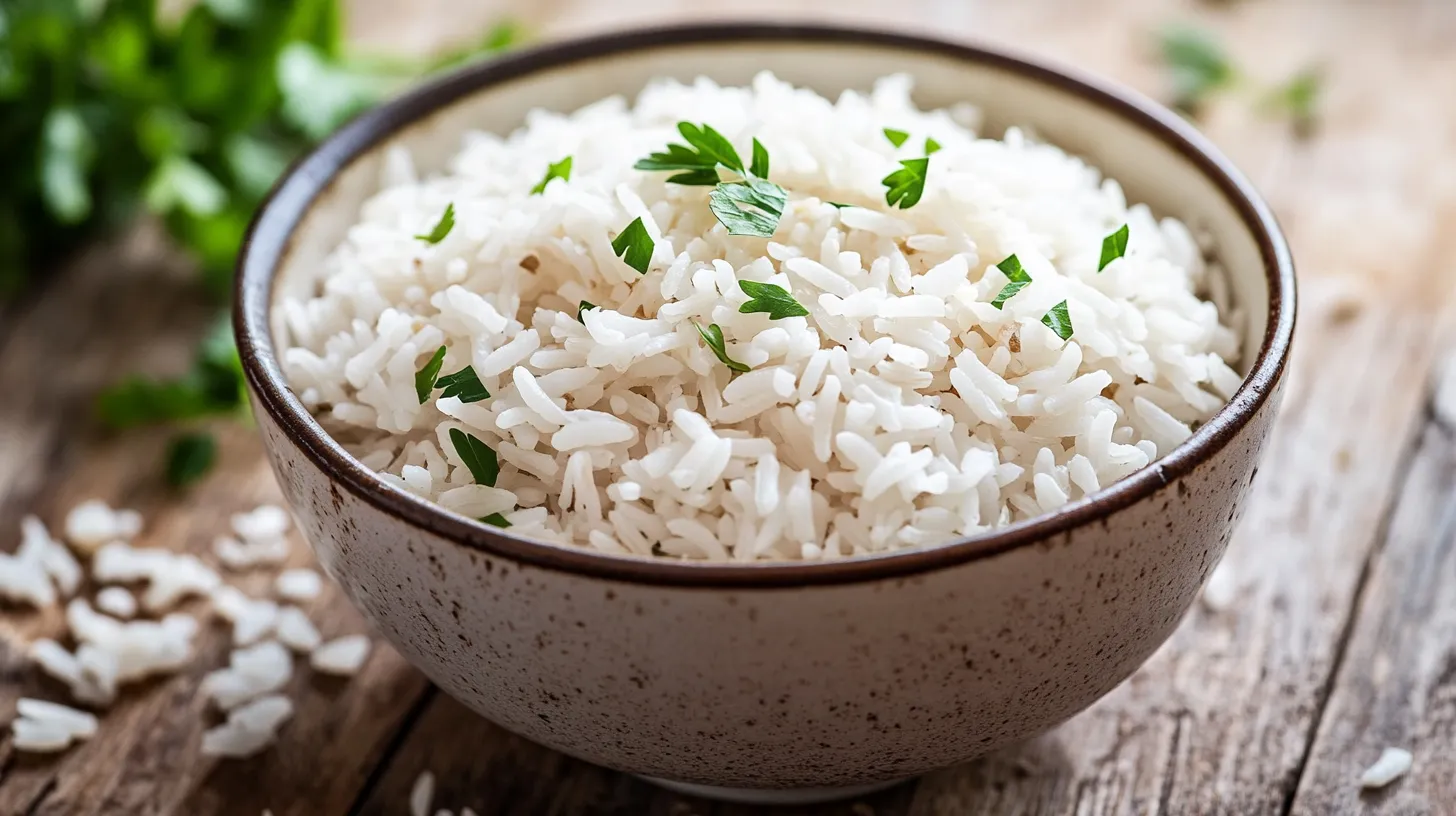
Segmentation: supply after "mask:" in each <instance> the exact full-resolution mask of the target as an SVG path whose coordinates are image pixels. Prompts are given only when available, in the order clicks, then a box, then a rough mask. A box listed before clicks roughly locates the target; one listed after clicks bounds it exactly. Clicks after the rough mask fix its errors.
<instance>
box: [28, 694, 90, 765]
mask: <svg viewBox="0 0 1456 816" xmlns="http://www.w3.org/2000/svg"><path fill="white" fill-rule="evenodd" d="M15 713H16V715H17V717H16V719H15V721H14V722H13V723H11V726H10V729H11V734H12V736H13V745H14V746H15V748H16V750H20V751H30V752H32V753H49V752H53V751H63V750H65V749H66V748H68V747H70V745H71V743H73V742H76V741H78V740H87V739H90V738H91V737H93V736H95V735H96V729H97V728H98V726H99V723H97V721H96V717H95V715H93V714H89V713H87V712H85V711H79V710H77V709H74V708H71V707H70V706H64V705H61V704H59V703H50V702H46V701H45V700H35V699H31V698H29V697H22V698H20V699H19V700H18V701H17V702H16V704H15Z"/></svg>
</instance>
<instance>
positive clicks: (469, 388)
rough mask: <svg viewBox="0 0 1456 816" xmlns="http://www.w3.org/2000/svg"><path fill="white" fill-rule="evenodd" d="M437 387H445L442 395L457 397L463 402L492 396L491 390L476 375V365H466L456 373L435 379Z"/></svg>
mask: <svg viewBox="0 0 1456 816" xmlns="http://www.w3.org/2000/svg"><path fill="white" fill-rule="evenodd" d="M435 387H436V388H443V389H445V390H444V392H443V393H441V394H440V396H442V397H457V398H459V400H460V401H461V402H480V401H481V400H483V399H485V398H486V397H489V396H490V392H489V391H487V390H486V389H485V386H484V385H483V384H481V382H480V377H479V376H478V375H476V373H475V367H474V366H466V367H464V368H462V369H460V370H459V371H457V372H455V373H454V374H447V375H445V376H443V377H441V378H440V379H438V380H435Z"/></svg>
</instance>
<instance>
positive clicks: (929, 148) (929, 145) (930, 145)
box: [925, 136, 940, 156]
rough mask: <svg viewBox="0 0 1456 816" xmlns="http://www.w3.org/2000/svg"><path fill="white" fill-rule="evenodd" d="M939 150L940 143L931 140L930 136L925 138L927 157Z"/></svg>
mask: <svg viewBox="0 0 1456 816" xmlns="http://www.w3.org/2000/svg"><path fill="white" fill-rule="evenodd" d="M939 149H940V142H937V141H936V140H934V139H932V138H930V137H929V136H926V137H925V155H927V156H929V155H930V154H931V153H934V152H935V151H937V150H939Z"/></svg>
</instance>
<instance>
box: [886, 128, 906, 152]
mask: <svg viewBox="0 0 1456 816" xmlns="http://www.w3.org/2000/svg"><path fill="white" fill-rule="evenodd" d="M881 132H882V133H884V134H885V138H886V139H889V140H890V144H892V145H894V146H895V147H899V146H900V145H902V144H905V140H906V139H908V138H910V134H909V133H906V132H905V131H903V130H896V129H894V128H885V129H884V130H883V131H881Z"/></svg>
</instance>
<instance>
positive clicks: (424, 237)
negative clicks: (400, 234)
mask: <svg viewBox="0 0 1456 816" xmlns="http://www.w3.org/2000/svg"><path fill="white" fill-rule="evenodd" d="M452 229H455V204H454V202H451V203H449V204H446V205H445V211H444V212H443V213H440V220H439V221H436V222H435V227H434V229H432V230H430V231H429V232H427V233H424V234H421V235H416V236H415V237H416V238H418V239H420V240H421V241H424V242H425V243H427V244H438V243H440V242H441V241H443V240H445V236H446V235H449V234H450V230H452Z"/></svg>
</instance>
